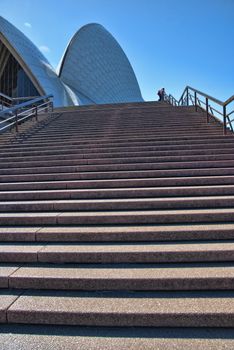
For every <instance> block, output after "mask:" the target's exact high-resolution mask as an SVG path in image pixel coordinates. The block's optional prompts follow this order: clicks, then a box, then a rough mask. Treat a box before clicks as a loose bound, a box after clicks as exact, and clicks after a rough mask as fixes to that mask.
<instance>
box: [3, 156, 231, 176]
mask: <svg viewBox="0 0 234 350" xmlns="http://www.w3.org/2000/svg"><path fill="white" fill-rule="evenodd" d="M218 161H223V162H224V161H229V162H230V164H233V162H234V154H232V153H227V154H222V153H221V154H216V155H213V154H198V155H184V156H183V155H181V156H178V155H171V156H170V155H167V156H155V155H149V154H148V155H147V156H140V157H138V156H133V155H131V157H129V156H128V157H124V156H123V157H122V156H121V157H105V158H104V157H103V158H102V157H101V158H83V157H82V158H79V157H72V156H71V157H70V159H42V160H36V159H35V160H25V158H23V157H22V158H18V161H17V162H16V161H9V160H8V161H5V162H2V163H1V172H3V171H4V169H9V168H11V169H18V168H22V169H23V168H31V167H32V168H35V167H41V168H43V167H45V168H47V167H49V166H51V167H52V166H55V167H58V166H59V167H61V168H62V167H67V166H85V165H90V166H95V165H101V166H105V165H112V164H114V165H117V164H120V165H125V164H130V165H132V164H133V165H135V164H136V165H137V166H138V167H139V165H140V164H142V165H143V166H145V165H146V164H149V166H150V165H151V164H152V165H154V166H156V165H157V163H159V166H160V165H164V164H168V167H170V166H171V165H169V162H171V163H173V164H175V166H177V167H179V168H180V166H179V165H178V163H181V164H182V165H184V166H186V163H189V164H188V166H191V162H194V163H195V164H197V162H201V163H202V164H204V162H215V164H216V162H218ZM161 163H162V164H161ZM226 164H227V163H225V165H226ZM203 166H204V165H203ZM220 166H222V165H220Z"/></svg>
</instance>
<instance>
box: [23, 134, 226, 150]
mask: <svg viewBox="0 0 234 350" xmlns="http://www.w3.org/2000/svg"><path fill="white" fill-rule="evenodd" d="M174 135H175V134H174V133H173V134H171V135H168V134H165V136H163V135H161V133H160V134H159V135H158V136H157V135H155V134H154V133H153V134H150V135H147V136H146V135H145V137H143V136H142V134H141V135H133V136H131V137H130V136H129V135H126V136H125V135H123V136H119V137H117V136H114V135H113V134H109V135H105V136H99V137H97V136H96V137H91V136H90V135H87V134H84V136H83V137H81V136H80V137H79V142H82V141H83V142H85V143H86V144H87V143H88V144H93V145H94V144H96V143H101V144H104V143H105V142H106V143H109V144H114V143H115V144H116V143H119V144H122V143H126V142H135V141H137V142H148V141H150V142H151V141H154V142H155V141H156V142H161V141H168V142H176V141H180V140H188V139H189V138H191V141H193V140H194V141H201V140H203V138H208V139H209V140H210V141H211V140H213V138H219V137H222V131H221V130H220V131H214V132H208V131H207V133H199V132H198V133H197V134H196V133H195V134H194V133H192V132H191V134H187V133H186V134H185V133H177V134H176V136H174ZM173 136H174V137H173ZM22 140H24V146H28V147H29V146H30V147H31V146H36V145H38V144H39V146H40V145H41V143H42V140H41V138H38V139H36V138H32V137H31V135H28V136H27V135H26V136H24V137H23V138H22ZM87 140H88V141H87ZM73 142H75V143H77V137H75V136H74V137H73V138H72V137H69V136H68V137H66V138H65V137H60V138H59V137H58V138H56V139H51V138H48V139H45V140H43V145H44V146H48V147H50V146H51V145H57V144H58V145H65V144H67V145H69V144H72V143H73Z"/></svg>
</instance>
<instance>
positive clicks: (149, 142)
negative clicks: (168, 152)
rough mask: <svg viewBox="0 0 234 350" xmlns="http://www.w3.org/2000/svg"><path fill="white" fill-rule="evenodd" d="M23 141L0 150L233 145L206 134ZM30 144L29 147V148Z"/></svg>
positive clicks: (230, 138)
mask: <svg viewBox="0 0 234 350" xmlns="http://www.w3.org/2000/svg"><path fill="white" fill-rule="evenodd" d="M23 141H24V142H22V143H20V142H19V141H18V140H17V142H16V141H15V142H16V144H14V142H12V143H10V144H8V145H0V152H5V151H6V149H7V150H9V151H22V150H26V151H27V150H29V149H30V150H31V151H36V150H47V149H67V147H70V146H71V147H72V148H73V147H76V148H77V147H79V148H80V149H81V148H82V147H83V148H87V147H89V148H91V147H94V148H95V149H97V148H99V149H100V148H102V147H104V148H107V147H109V148H118V147H136V146H139V147H144V146H155V147H157V146H158V147H169V148H170V147H177V146H182V147H191V146H198V147H200V145H203V146H205V145H214V144H216V143H220V142H221V143H223V144H225V145H233V143H234V138H233V137H232V136H231V137H229V136H218V137H211V136H208V135H207V136H206V137H204V138H201V137H200V139H198V138H197V139H192V138H189V137H184V138H183V139H181V137H180V138H173V139H172V138H169V139H166V138H164V139H159V140H155V139H154V138H151V139H141V140H139V138H138V140H131V139H128V141H127V142H126V141H121V142H120V141H118V143H116V142H115V143H114V142H112V141H108V140H96V141H95V142H91V140H74V141H66V142H65V141H63V140H60V142H58V143H54V144H53V143H49V144H48V143H45V142H43V144H42V143H41V142H37V143H35V144H30V145H28V144H27V142H26V141H27V140H26V139H25V140H23ZM29 146H30V148H29Z"/></svg>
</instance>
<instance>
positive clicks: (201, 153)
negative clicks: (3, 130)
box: [0, 147, 234, 165]
mask: <svg viewBox="0 0 234 350" xmlns="http://www.w3.org/2000/svg"><path fill="white" fill-rule="evenodd" d="M233 151H234V148H229V147H228V148H223V149H217V148H212V149H207V150H206V149H204V150H200V149H193V150H177V151H176V150H170V151H150V150H148V151H137V152H135V151H129V152H127V151H126V150H125V151H123V152H119V151H118V152H106V153H104V152H99V153H98V152H96V153H82V152H76V151H73V150H66V153H65V152H59V151H57V152H55V153H54V154H53V153H52V152H51V151H50V152H48V153H52V154H43V155H37V154H36V155H24V154H20V153H19V154H18V155H17V156H15V155H14V156H10V157H9V155H8V154H5V156H4V157H1V158H0V162H1V163H2V164H4V163H7V164H8V165H10V164H11V163H14V164H15V163H16V162H18V163H19V162H20V163H25V164H27V162H30V163H36V162H42V161H44V162H48V161H57V162H58V161H59V160H62V161H65V160H66V161H67V160H77V159H95V160H96V159H98V160H99V159H105V158H117V159H118V158H126V159H129V158H131V157H136V160H138V158H141V157H144V158H146V159H147V158H149V157H154V158H157V157H163V158H165V159H167V158H168V157H170V158H171V159H176V157H181V158H182V157H183V158H184V157H193V159H194V157H202V158H203V157H207V158H208V157H209V158H210V157H211V158H214V153H215V154H216V156H215V157H217V159H218V157H221V155H223V156H224V157H225V156H226V155H232V154H233ZM87 152H88V151H87ZM61 153H62V154H61Z"/></svg>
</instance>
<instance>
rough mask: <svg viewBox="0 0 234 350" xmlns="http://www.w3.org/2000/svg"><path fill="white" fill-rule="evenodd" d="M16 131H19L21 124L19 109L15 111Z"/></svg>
mask: <svg viewBox="0 0 234 350" xmlns="http://www.w3.org/2000/svg"><path fill="white" fill-rule="evenodd" d="M15 131H16V132H18V131H19V126H18V111H17V110H16V111H15Z"/></svg>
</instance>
